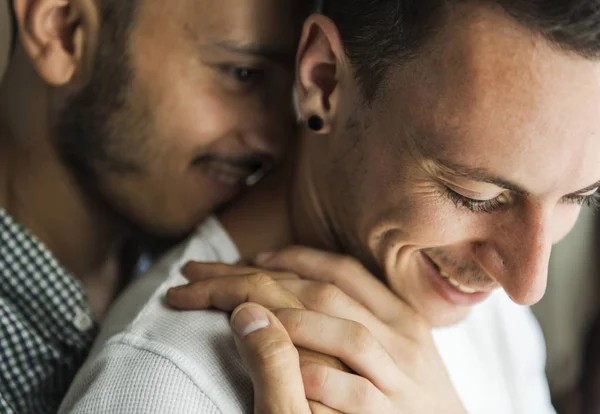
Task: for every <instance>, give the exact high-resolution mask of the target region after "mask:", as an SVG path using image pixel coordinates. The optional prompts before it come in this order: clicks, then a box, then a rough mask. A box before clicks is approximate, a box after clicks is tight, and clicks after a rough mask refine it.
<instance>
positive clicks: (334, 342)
mask: <svg viewBox="0 0 600 414" xmlns="http://www.w3.org/2000/svg"><path fill="white" fill-rule="evenodd" d="M274 313H275V315H276V316H277V318H279V320H280V321H281V323H282V324H283V326H284V327H285V328H286V329H287V331H288V334H289V336H290V338H292V341H293V342H294V344H295V345H296V346H299V347H303V348H307V349H310V350H313V351H317V352H320V353H322V354H326V355H331V356H335V357H337V358H339V359H341V360H342V362H344V363H345V364H346V365H348V366H349V367H350V368H351V369H352V370H354V371H355V372H356V373H357V374H359V375H360V376H362V377H365V378H366V379H368V380H369V381H371V382H372V383H373V384H374V385H375V386H376V387H377V388H379V389H380V390H382V391H383V392H387V391H391V390H393V389H395V388H396V387H397V383H398V381H399V380H401V379H402V377H401V373H400V371H399V370H398V367H397V366H396V364H395V362H394V360H393V359H392V357H391V356H390V355H389V353H388V352H387V351H386V349H385V348H384V347H383V346H382V345H381V344H380V343H379V342H378V341H377V340H376V339H375V337H374V336H373V334H372V333H371V332H370V331H369V330H368V329H367V328H365V327H364V326H363V325H361V324H359V323H356V322H354V321H349V320H346V319H340V318H335V317H333V316H329V315H325V314H322V313H317V312H312V311H308V310H304V309H278V310H276V311H275V312H274Z"/></svg>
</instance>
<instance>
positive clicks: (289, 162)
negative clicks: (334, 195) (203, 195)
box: [219, 136, 339, 261]
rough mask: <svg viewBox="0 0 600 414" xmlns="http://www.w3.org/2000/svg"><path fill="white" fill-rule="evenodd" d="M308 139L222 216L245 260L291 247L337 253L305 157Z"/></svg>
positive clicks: (337, 249)
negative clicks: (299, 246) (296, 246)
mask: <svg viewBox="0 0 600 414" xmlns="http://www.w3.org/2000/svg"><path fill="white" fill-rule="evenodd" d="M308 139H310V138H309V137H307V136H305V137H303V139H301V140H300V143H299V144H298V145H297V147H296V148H292V149H290V150H289V151H288V154H290V155H291V157H287V158H288V159H285V160H283V162H282V165H281V166H280V168H278V169H277V170H276V171H273V172H272V173H271V174H269V176H268V177H266V178H265V179H264V180H263V181H262V182H261V183H260V184H259V185H257V186H256V187H255V188H253V189H252V190H251V191H248V193H247V194H246V195H245V196H244V197H243V198H241V199H240V200H239V201H237V202H236V203H235V204H234V205H233V206H232V207H231V208H229V209H228V210H227V211H225V212H224V213H223V214H221V215H220V217H219V218H220V220H221V223H222V224H223V226H224V227H225V229H226V230H227V232H228V233H229V235H230V236H231V238H232V239H233V241H234V242H235V244H236V246H237V247H238V250H239V251H240V254H241V257H242V260H243V261H250V260H252V259H253V258H254V257H256V255H257V254H259V253H261V252H266V251H276V250H278V249H281V248H283V247H286V246H289V245H292V244H300V245H304V246H309V247H314V248H319V249H324V250H329V251H339V247H338V244H337V243H336V242H335V238H334V236H333V233H332V231H331V229H330V226H329V225H328V221H327V218H326V215H325V212H324V209H323V208H322V205H321V204H320V202H319V198H318V195H317V189H316V185H315V181H314V177H313V176H312V175H311V173H310V171H311V169H310V168H309V167H310V166H309V164H308V163H309V160H308V159H307V157H305V156H304V154H305V153H306V151H304V145H306V141H307V140H308ZM294 158H295V159H294Z"/></svg>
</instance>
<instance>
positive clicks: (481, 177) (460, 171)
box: [432, 159, 600, 197]
mask: <svg viewBox="0 0 600 414" xmlns="http://www.w3.org/2000/svg"><path fill="white" fill-rule="evenodd" d="M432 161H433V162H434V163H435V165H436V166H437V167H438V168H439V169H440V170H442V171H443V172H445V173H447V174H450V175H453V176H455V177H460V178H465V179H467V180H471V181H479V182H482V183H488V184H493V185H495V186H497V187H500V188H504V189H506V190H509V191H513V192H515V193H517V194H520V195H529V194H530V193H529V191H527V190H525V189H524V188H522V187H521V186H519V185H518V184H515V183H513V182H511V181H509V180H505V179H503V178H501V177H497V176H494V175H493V174H491V173H490V172H489V171H487V170H486V169H485V168H469V167H466V166H464V165H458V164H453V163H449V162H447V161H442V160H439V159H432ZM599 187H600V181H598V182H596V183H594V184H592V185H590V186H588V187H585V188H583V189H581V190H579V191H575V192H574V193H571V194H567V195H566V197H569V196H577V195H581V194H585V193H589V192H590V191H593V190H596V189H598V188H599Z"/></svg>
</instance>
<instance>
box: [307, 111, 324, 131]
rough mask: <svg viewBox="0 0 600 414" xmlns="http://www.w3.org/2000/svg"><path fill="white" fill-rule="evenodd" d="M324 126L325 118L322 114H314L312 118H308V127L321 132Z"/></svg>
mask: <svg viewBox="0 0 600 414" xmlns="http://www.w3.org/2000/svg"><path fill="white" fill-rule="evenodd" d="M324 126H325V121H323V118H321V117H320V116H317V115H312V116H311V117H310V118H308V127H309V128H310V129H312V130H313V131H315V132H319V131H320V130H322V129H323V127H324Z"/></svg>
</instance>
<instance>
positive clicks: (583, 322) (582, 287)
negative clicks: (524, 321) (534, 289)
mask: <svg viewBox="0 0 600 414" xmlns="http://www.w3.org/2000/svg"><path fill="white" fill-rule="evenodd" d="M599 251H600V220H599V219H598V217H597V215H594V212H593V211H591V209H589V208H583V210H582V212H581V216H580V217H579V220H578V222H577V224H576V226H575V228H574V229H573V231H572V232H571V233H570V234H569V235H568V236H567V237H566V238H565V239H564V240H563V241H561V242H560V243H559V244H558V245H557V246H556V247H555V248H554V249H553V251H552V257H551V260H550V275H549V278H548V289H547V291H546V295H545V296H544V298H543V299H542V300H541V301H540V303H538V304H537V305H536V306H534V307H533V310H534V313H535V314H536V316H537V318H538V320H539V322H540V325H541V326H542V330H543V331H544V336H545V337H546V346H547V352H548V360H547V370H546V371H547V374H548V380H549V382H550V387H551V390H552V395H553V401H554V405H555V407H556V409H557V411H558V413H559V414H592V413H595V414H596V413H600V313H599V308H600V307H599V302H600V300H599V299H600V283H599V281H600V266H599V264H600V258H599V256H600V255H599V254H598V252H599Z"/></svg>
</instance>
